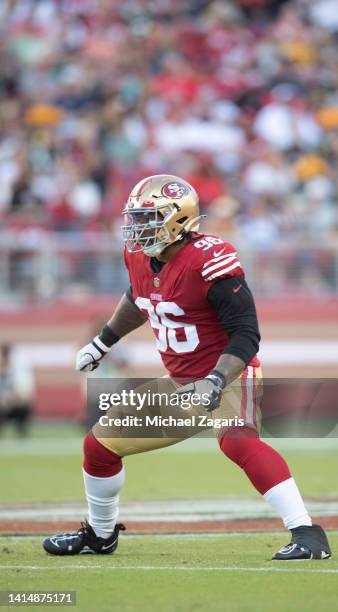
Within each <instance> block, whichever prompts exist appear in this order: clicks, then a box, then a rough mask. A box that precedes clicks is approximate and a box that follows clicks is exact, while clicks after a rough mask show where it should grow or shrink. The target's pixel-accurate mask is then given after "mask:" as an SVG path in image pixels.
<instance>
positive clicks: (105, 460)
mask: <svg viewBox="0 0 338 612" xmlns="http://www.w3.org/2000/svg"><path fill="white" fill-rule="evenodd" d="M83 454H84V460H83V469H84V470H85V472H87V474H90V475H91V476H96V477H97V478H109V477H110V476H115V474H118V472H120V471H121V469H122V460H121V457H120V456H119V455H116V454H115V453H113V452H112V451H110V450H108V449H107V448H106V447H105V446H103V445H102V444H100V442H99V441H98V440H97V439H96V438H95V436H94V435H93V433H92V432H91V431H90V432H89V433H87V435H86V437H85V439H84V441H83Z"/></svg>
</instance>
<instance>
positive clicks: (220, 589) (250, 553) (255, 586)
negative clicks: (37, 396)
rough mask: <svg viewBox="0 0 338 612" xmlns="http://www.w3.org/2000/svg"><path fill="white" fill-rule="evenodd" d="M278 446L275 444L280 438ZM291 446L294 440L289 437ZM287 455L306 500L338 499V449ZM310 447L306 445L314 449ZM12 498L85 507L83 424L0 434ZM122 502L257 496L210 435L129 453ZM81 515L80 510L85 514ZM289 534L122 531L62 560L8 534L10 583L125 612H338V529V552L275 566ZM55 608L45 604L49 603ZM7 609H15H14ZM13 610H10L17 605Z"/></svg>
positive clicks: (3, 480) (3, 566) (4, 547)
mask: <svg viewBox="0 0 338 612" xmlns="http://www.w3.org/2000/svg"><path fill="white" fill-rule="evenodd" d="M271 442H273V441H271ZM282 446H283V444H282ZM290 446H291V449H290V450H286V451H285V452H283V454H284V456H285V458H286V459H287V460H288V462H289V464H290V467H291V469H292V471H293V473H294V475H295V477H296V478H297V481H298V483H299V485H300V488H301V489H302V491H303V492H304V494H305V495H306V496H309V497H311V496H315V497H319V496H321V495H323V496H325V497H330V498H335V497H338V479H337V472H338V469H337V468H338V448H337V445H336V444H335V443H333V444H332V443H331V444H329V443H328V442H327V443H326V441H325V440H324V441H323V444H322V446H321V447H320V446H319V447H318V448H317V449H316V450H314V449H312V448H310V447H307V445H306V444H305V447H304V448H303V449H302V450H300V449H298V450H297V449H296V448H292V447H296V446H297V445H296V444H295V443H293V444H291V445H290ZM303 446H304V445H303ZM0 463H1V471H0V495H1V502H5V503H7V504H9V503H11V504H14V503H15V504H17V505H19V506H21V505H24V504H25V503H26V504H27V503H29V502H35V503H36V502H49V503H51V502H80V501H82V500H83V492H82V481H81V472H80V470H81V439H80V437H79V432H78V431H77V430H71V431H68V430H63V429H62V428H53V429H50V428H48V429H45V430H44V431H43V432H42V430H41V429H38V430H36V431H34V432H33V435H32V438H31V439H29V440H27V441H25V440H24V441H18V440H14V439H11V438H10V437H7V438H6V439H5V440H3V441H0ZM125 465H126V468H127V481H126V487H125V489H124V492H123V495H122V504H123V500H150V499H153V500H161V499H162V500H165V499H168V507H170V500H171V499H182V500H184V499H187V500H189V499H208V498H220V497H226V496H227V495H231V496H234V495H236V496H239V497H241V496H243V498H247V497H249V496H251V497H253V498H254V497H257V494H256V493H255V491H254V490H253V489H252V487H251V486H250V484H249V483H248V482H247V480H246V478H245V477H244V475H243V474H242V472H241V470H239V469H238V468H236V467H235V466H233V465H232V464H231V463H230V462H229V461H226V460H225V459H224V457H223V456H222V454H221V453H220V452H219V451H218V449H217V445H213V443H212V441H211V440H207V441H206V442H201V441H198V440H196V441H190V442H188V443H182V444H181V445H178V446H176V447H172V448H171V449H168V450H163V451H156V452H152V453H148V454H146V455H138V456H137V457H130V458H127V459H126V461H125ZM81 518H82V517H79V520H80V519H81ZM288 539H289V535H288V534H287V533H285V532H282V531H280V532H278V533H277V532H276V533H272V534H268V533H246V534H239V533H230V534H229V533H227V534H181V535H180V534H174V535H170V536H169V535H165V534H157V535H130V534H128V532H127V534H126V535H124V534H123V535H122V536H121V539H120V545H119V549H118V551H117V553H116V554H115V555H113V556H107V557H104V556H88V555H82V556H80V557H68V558H55V557H49V556H48V555H46V554H45V553H44V551H43V549H42V547H41V537H38V536H33V537H18V538H15V537H2V538H1V539H0V589H2V590H8V589H13V590H21V591H23V590H30V591H34V590H36V591H39V590H52V591H64V590H72V591H76V592H77V606H76V609H78V610H80V611H81V612H82V611H85V612H86V611H87V610H88V611H91V610H94V609H95V608H96V609H98V610H100V611H101V610H102V611H105V610H107V611H108V610H114V611H115V610H116V611H119V612H134V611H135V612H136V611H137V612H148V610H151V611H152V610H156V611H157V610H161V611H163V612H181V611H182V612H183V611H184V612H188V611H195V610H196V611H199V610H201V611H202V610H203V611H204V610H205V609H209V610H210V612H214V611H218V610H219V611H221V610H222V611H223V610H226V611H228V610H229V611H236V612H237V611H239V612H251V611H252V612H260V611H270V610H274V611H275V612H282V611H283V612H285V610H286V611H287V612H289V611H290V612H292V611H294V610H295V611H296V610H297V611H298V610H301V609H306V610H307V611H310V612H312V611H313V612H314V611H316V612H326V611H332V610H336V609H337V592H338V532H331V534H330V540H331V544H332V548H333V553H334V558H333V559H331V560H328V561H323V562H316V561H312V562H294V563H291V564H290V563H289V564H283V563H277V562H271V561H270V558H271V555H272V554H273V553H274V552H275V551H276V550H277V549H278V548H279V547H280V546H281V545H283V544H286V543H287V542H288ZM44 608H47V606H41V607H40V609H44ZM4 609H5V608H4ZM8 609H9V608H8Z"/></svg>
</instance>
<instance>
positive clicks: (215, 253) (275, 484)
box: [43, 175, 331, 560]
mask: <svg viewBox="0 0 338 612" xmlns="http://www.w3.org/2000/svg"><path fill="white" fill-rule="evenodd" d="M123 213H124V215H125V224H124V226H123V227H122V231H123V236H124V242H125V245H126V248H125V263H126V266H127V269H128V271H129V277H130V288H129V289H128V290H127V291H126V293H125V295H124V296H123V297H122V299H121V300H120V302H119V304H118V305H117V307H116V310H115V312H114V314H113V316H112V317H111V319H110V320H109V321H108V323H107V324H106V325H105V326H104V327H103V329H102V331H101V333H100V334H99V335H98V336H96V337H95V338H94V339H93V340H92V342H90V343H89V344H87V345H86V346H85V347H83V348H82V349H81V350H80V351H79V352H78V354H77V366H76V367H77V369H78V370H80V371H91V370H94V369H95V368H97V367H98V366H99V364H100V362H101V360H102V359H103V358H104V357H105V355H106V354H107V353H108V351H110V350H111V348H112V347H113V346H114V345H115V344H116V343H117V342H118V341H119V340H120V338H122V337H123V336H125V335H126V334H128V333H129V332H131V331H132V330H134V329H136V328H137V327H139V326H140V325H143V324H144V322H145V321H146V320H149V322H150V325H151V326H152V328H153V331H154V334H155V341H156V345H157V348H158V350H159V352H160V356H161V358H162V361H163V363H164V365H165V367H166V369H167V371H168V374H169V376H168V377H166V378H163V379H162V380H161V381H160V382H159V381H155V382H154V387H153V388H154V389H155V388H156V389H159V388H161V389H163V388H164V389H165V390H166V391H167V393H169V394H174V396H175V395H176V397H178V398H181V399H182V398H183V397H186V398H187V397H188V398H189V397H192V394H197V396H198V397H200V398H202V397H203V401H202V400H201V402H200V404H199V405H198V406H197V407H194V408H192V411H193V413H194V414H196V415H201V414H203V413H204V414H208V415H209V416H212V418H215V421H216V417H217V418H219V417H220V418H222V417H228V418H229V423H231V422H234V423H236V425H237V426H236V425H234V426H231V425H229V426H228V427H221V428H219V429H217V431H216V429H215V433H216V436H217V439H218V443H219V447H220V450H221V452H222V453H223V454H224V455H225V456H226V457H228V459H230V460H231V461H233V462H235V463H236V464H237V465H238V466H239V467H240V468H241V469H242V470H244V472H245V474H246V475H247V477H248V478H249V480H250V481H251V483H252V485H253V486H254V487H255V488H256V489H257V491H258V492H259V493H260V494H261V495H262V496H263V497H264V498H265V500H266V501H267V502H268V503H269V504H270V505H271V507H272V508H273V510H274V512H275V513H276V514H277V515H278V516H280V517H281V519H282V520H283V523H284V525H285V527H286V528H287V529H289V530H290V532H291V542H290V544H288V545H287V546H285V547H283V548H281V549H280V550H279V551H278V552H277V553H276V554H275V555H274V556H273V559H275V560H293V559H326V558H329V557H330V555H331V551H330V547H329V544H328V541H327V538H326V535H325V533H324V531H323V529H322V528H321V527H320V526H319V525H313V524H312V521H311V518H310V516H309V514H308V512H307V509H306V507H305V505H304V502H303V500H302V497H301V495H300V492H299V490H298V487H297V485H296V483H295V481H294V479H293V477H292V475H291V473H290V470H289V468H288V465H287V464H286V462H285V460H284V459H283V458H282V457H281V455H280V454H279V453H278V452H277V451H276V450H274V449H273V448H272V447H271V446H269V445H268V444H266V443H265V442H263V441H262V440H261V439H260V437H259V431H258V430H259V425H258V420H259V406H258V403H259V396H260V389H261V387H260V381H261V369H260V363H259V360H258V357H257V352H258V348H259V341H260V335H259V329H258V324H257V317H256V310H255V305H254V301H253V297H252V294H251V292H250V289H249V287H248V285H247V283H246V281H245V277H244V271H243V269H242V266H241V263H240V261H239V259H238V257H237V253H236V251H235V249H234V247H233V246H232V245H231V244H229V243H228V242H225V241H224V240H223V239H222V238H219V237H217V236H212V235H206V234H202V233H198V228H199V221H200V218H201V217H200V214H199V203H198V196H197V194H196V192H195V190H194V188H193V187H192V186H191V185H190V184H189V183H187V182H186V181H185V180H183V179H182V178H179V177H176V176H171V175H155V176H151V177H148V178H145V179H144V180H142V181H141V182H139V183H138V184H137V185H136V187H134V189H133V190H132V192H131V194H130V196H129V199H128V202H127V204H126V206H125V209H124V211H123ZM116 412H117V410H116V408H113V407H112V408H110V409H109V410H108V412H107V415H108V416H111V417H114V414H116ZM143 412H145V413H148V414H154V407H153V406H151V405H149V406H145V407H144V410H143ZM129 413H132V410H129ZM160 413H161V410H160ZM172 413H173V414H175V415H176V416H177V415H179V414H180V415H181V416H182V415H184V416H186V415H187V414H188V412H187V411H183V409H182V407H180V405H179V403H178V405H177V406H176V407H173V408H172ZM231 418H232V419H235V418H237V419H238V420H237V421H236V420H233V421H230V419H231ZM239 419H240V420H241V423H242V425H241V426H238V423H239V422H240V421H239ZM111 420H112V423H113V424H112V425H111V426H109V427H108V429H107V427H103V426H102V425H101V424H100V423H97V424H96V425H95V426H94V427H93V429H92V431H91V432H90V433H88V434H87V435H86V437H85V440H84V464H83V477H84V486H85V492H86V498H87V502H88V521H86V522H85V523H83V524H82V527H81V528H80V529H79V530H78V531H77V532H74V533H65V534H60V535H55V536H53V537H48V538H46V539H45V540H44V542H43V546H44V548H45V550H46V551H47V552H48V553H50V554H53V555H75V554H79V553H84V552H89V553H99V554H108V553H112V552H113V551H114V550H115V549H116V548H117V544H118V536H119V530H120V529H121V528H123V526H122V525H120V524H119V523H118V522H117V517H118V505H119V493H120V490H121V488H122V486H123V483H124V468H123V464H122V459H123V457H124V456H126V455H131V454H135V453H140V452H144V451H148V450H153V449H156V448H161V447H164V446H168V445H170V444H175V443H176V442H179V441H180V440H181V439H182V437H183V438H184V437H189V436H190V435H194V434H196V433H197V428H194V427H193V428H187V430H186V433H182V434H181V435H177V432H176V433H175V432H174V433H173V432H172V430H168V431H166V430H165V428H162V430H163V431H162V433H163V435H158V434H156V432H154V435H152V434H151V435H149V436H140V437H137V436H135V435H133V436H130V435H129V437H128V431H124V430H123V427H122V428H121V427H120V426H115V425H114V419H113V418H112V419H111ZM160 429H161V428H160ZM168 432H169V433H168Z"/></svg>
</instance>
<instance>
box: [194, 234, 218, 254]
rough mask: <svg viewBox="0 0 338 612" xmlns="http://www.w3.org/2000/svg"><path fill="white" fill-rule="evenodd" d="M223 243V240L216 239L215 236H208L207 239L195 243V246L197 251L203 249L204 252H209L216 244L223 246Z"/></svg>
mask: <svg viewBox="0 0 338 612" xmlns="http://www.w3.org/2000/svg"><path fill="white" fill-rule="evenodd" d="M222 242H224V240H222V238H214V237H213V236H206V237H205V238H202V239H201V240H197V242H194V246H195V247H196V249H203V251H208V250H209V249H211V248H212V247H213V246H214V245H215V244H221V243H222Z"/></svg>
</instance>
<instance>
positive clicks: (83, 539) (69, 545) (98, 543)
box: [42, 521, 125, 555]
mask: <svg viewBox="0 0 338 612" xmlns="http://www.w3.org/2000/svg"><path fill="white" fill-rule="evenodd" d="M120 530H121V531H125V526H124V525H122V524H121V523H118V524H117V525H115V529H114V531H113V533H112V534H111V536H110V537H109V538H99V537H98V536H97V535H96V534H95V532H94V530H93V528H92V527H91V526H90V525H89V523H87V521H85V522H84V523H81V528H80V529H79V530H78V531H74V532H73V533H60V534H58V535H54V536H51V537H50V538H46V539H45V540H44V541H43V542H42V546H43V547H44V549H45V551H46V552H48V553H49V554H50V555H81V554H84V553H91V554H98V555H109V554H111V553H113V552H115V550H116V549H117V545H118V541H119V531H120Z"/></svg>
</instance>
